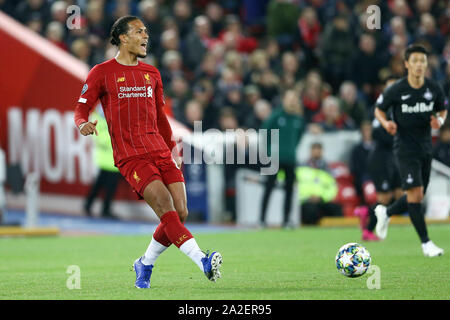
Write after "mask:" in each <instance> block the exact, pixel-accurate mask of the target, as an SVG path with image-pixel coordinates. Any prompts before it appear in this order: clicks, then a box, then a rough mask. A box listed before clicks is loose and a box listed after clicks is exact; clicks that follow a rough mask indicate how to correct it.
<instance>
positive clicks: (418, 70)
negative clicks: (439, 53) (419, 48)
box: [405, 52, 428, 77]
mask: <svg viewBox="0 0 450 320" xmlns="http://www.w3.org/2000/svg"><path fill="white" fill-rule="evenodd" d="M405 65H406V68H407V69H408V74H411V75H412V76H414V77H424V76H425V71H426V70H427V66H428V60H427V56H426V55H425V54H423V53H420V52H414V53H412V54H411V55H410V56H409V59H408V61H406V64H405Z"/></svg>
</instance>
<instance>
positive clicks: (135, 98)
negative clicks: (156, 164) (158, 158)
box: [75, 58, 175, 164]
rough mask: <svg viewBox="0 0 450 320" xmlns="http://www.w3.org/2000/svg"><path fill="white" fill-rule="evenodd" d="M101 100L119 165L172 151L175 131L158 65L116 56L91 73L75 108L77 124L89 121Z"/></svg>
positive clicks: (115, 159) (93, 69)
mask: <svg viewBox="0 0 450 320" xmlns="http://www.w3.org/2000/svg"><path fill="white" fill-rule="evenodd" d="M98 99H100V101H101V103H102V107H103V111H104V114H105V117H106V121H107V123H108V131H109V135H110V137H111V144H112V147H113V155H114V162H115V164H117V163H119V161H121V160H123V159H126V158H130V157H133V156H137V155H141V154H146V153H149V152H152V151H157V150H167V149H169V150H171V151H172V149H173V148H174V146H175V142H174V141H172V130H171V128H170V125H169V122H168V120H167V118H166V115H165V114H164V111H163V106H164V103H165V102H164V96H163V85H162V81H161V75H160V73H159V71H158V69H156V68H155V67H153V66H151V65H148V64H145V63H143V62H140V61H139V62H138V64H137V65H136V66H126V65H122V64H120V63H118V62H117V61H116V59H115V58H113V59H111V60H108V61H106V62H103V63H101V64H98V65H96V66H95V67H94V68H92V70H91V71H90V72H89V74H88V77H87V79H86V82H85V84H84V86H83V89H82V91H81V95H80V98H79V100H78V103H77V106H76V108H75V124H76V125H77V127H78V126H79V125H80V124H81V123H83V122H87V121H88V117H89V113H90V111H91V109H92V108H93V107H94V106H95V105H96V103H97V100H98Z"/></svg>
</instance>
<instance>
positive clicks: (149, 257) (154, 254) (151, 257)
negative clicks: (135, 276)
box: [141, 237, 168, 265]
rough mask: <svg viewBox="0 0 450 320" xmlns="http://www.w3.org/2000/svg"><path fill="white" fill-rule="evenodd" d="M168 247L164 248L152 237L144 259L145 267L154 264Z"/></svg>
mask: <svg viewBox="0 0 450 320" xmlns="http://www.w3.org/2000/svg"><path fill="white" fill-rule="evenodd" d="M167 248H168V247H166V246H163V245H162V244H161V243H159V242H158V241H156V240H155V238H153V237H152V240H151V241H150V244H149V245H148V248H147V251H145V254H144V257H143V258H142V260H141V261H142V263H143V264H145V265H150V264H154V263H155V261H156V259H157V258H158V257H159V255H160V254H161V253H163V252H164V251H165V250H166V249H167Z"/></svg>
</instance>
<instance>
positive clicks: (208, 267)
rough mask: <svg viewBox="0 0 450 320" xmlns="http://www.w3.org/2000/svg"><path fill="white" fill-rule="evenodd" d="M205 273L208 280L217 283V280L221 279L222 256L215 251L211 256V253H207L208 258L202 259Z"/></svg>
mask: <svg viewBox="0 0 450 320" xmlns="http://www.w3.org/2000/svg"><path fill="white" fill-rule="evenodd" d="M202 263H203V271H204V272H205V275H206V277H207V278H208V280H211V281H214V282H216V281H217V279H219V278H221V277H222V276H221V274H220V270H219V269H220V266H221V264H222V255H221V254H220V253H219V252H217V251H214V252H213V253H211V255H209V251H208V252H206V256H205V257H204V258H202Z"/></svg>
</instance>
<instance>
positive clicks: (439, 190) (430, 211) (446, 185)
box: [425, 159, 450, 220]
mask: <svg viewBox="0 0 450 320" xmlns="http://www.w3.org/2000/svg"><path fill="white" fill-rule="evenodd" d="M425 201H426V217H427V218H428V219H432V220H445V219H448V218H449V216H450V168H449V167H447V166H446V165H445V164H443V163H442V162H439V161H437V160H436V159H433V161H432V162H431V175H430V184H429V185H428V189H427V193H426V195H425Z"/></svg>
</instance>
